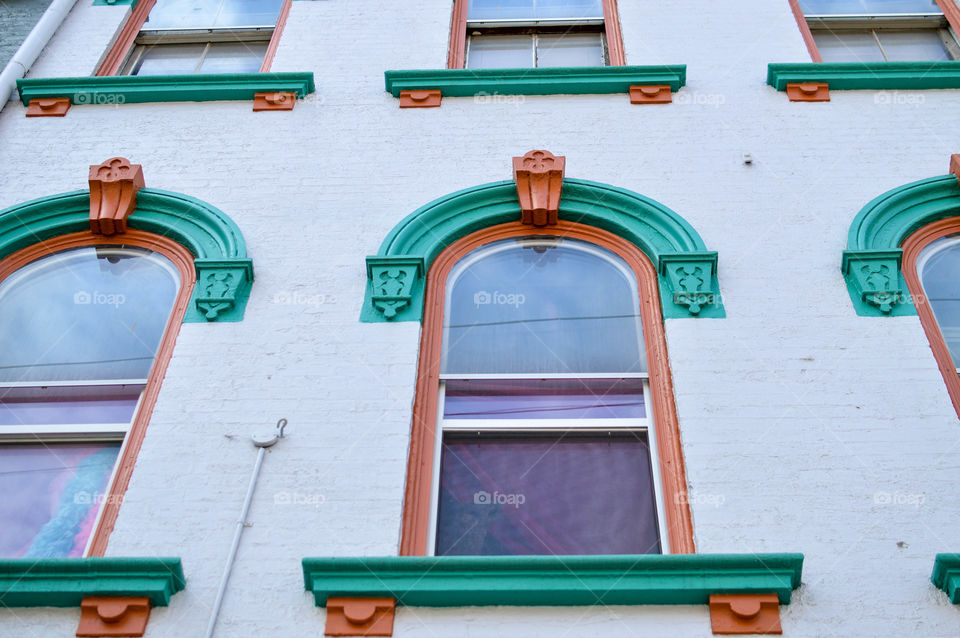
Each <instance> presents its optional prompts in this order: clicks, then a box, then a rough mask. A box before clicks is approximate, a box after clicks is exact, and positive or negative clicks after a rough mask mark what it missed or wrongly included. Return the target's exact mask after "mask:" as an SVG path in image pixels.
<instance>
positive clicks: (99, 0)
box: [93, 0, 137, 8]
mask: <svg viewBox="0 0 960 638" xmlns="http://www.w3.org/2000/svg"><path fill="white" fill-rule="evenodd" d="M93 6H95V7H102V6H109V7H114V6H124V7H130V8H133V7H136V6H137V0H93Z"/></svg>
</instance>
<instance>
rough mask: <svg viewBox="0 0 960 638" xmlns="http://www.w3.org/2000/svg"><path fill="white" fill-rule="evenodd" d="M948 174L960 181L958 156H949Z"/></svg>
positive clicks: (959, 158)
mask: <svg viewBox="0 0 960 638" xmlns="http://www.w3.org/2000/svg"><path fill="white" fill-rule="evenodd" d="M950 172H951V173H953V174H954V175H956V176H957V179H960V155H951V156H950Z"/></svg>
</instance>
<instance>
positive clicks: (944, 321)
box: [918, 237, 960, 368]
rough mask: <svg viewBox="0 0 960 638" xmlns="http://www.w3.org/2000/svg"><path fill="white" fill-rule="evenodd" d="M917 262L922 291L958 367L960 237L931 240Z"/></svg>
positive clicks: (959, 346) (959, 342)
mask: <svg viewBox="0 0 960 638" xmlns="http://www.w3.org/2000/svg"><path fill="white" fill-rule="evenodd" d="M918 263H919V265H920V268H919V272H920V281H921V282H922V284H923V292H924V294H925V295H926V297H927V301H929V302H930V307H931V308H932V309H933V314H934V316H935V317H936V319H937V325H938V326H939V327H940V334H942V335H943V340H944V341H945V342H946V344H947V348H948V349H949V350H950V355H951V356H952V357H953V364H954V366H955V367H958V368H960V240H957V239H955V238H952V237H950V238H944V239H939V240H937V241H935V242H933V243H931V244H930V245H929V246H927V247H926V248H925V249H924V251H923V253H922V254H921V255H920V259H919V262H918Z"/></svg>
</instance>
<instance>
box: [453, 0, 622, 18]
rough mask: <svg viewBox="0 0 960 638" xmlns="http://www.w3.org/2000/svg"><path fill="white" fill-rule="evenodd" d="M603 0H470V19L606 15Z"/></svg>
mask: <svg viewBox="0 0 960 638" xmlns="http://www.w3.org/2000/svg"><path fill="white" fill-rule="evenodd" d="M602 17H603V6H602V4H601V0H470V4H469V6H468V8H467V20H507V19H514V20H519V19H537V18H602Z"/></svg>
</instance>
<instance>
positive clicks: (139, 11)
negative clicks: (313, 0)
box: [94, 0, 293, 77]
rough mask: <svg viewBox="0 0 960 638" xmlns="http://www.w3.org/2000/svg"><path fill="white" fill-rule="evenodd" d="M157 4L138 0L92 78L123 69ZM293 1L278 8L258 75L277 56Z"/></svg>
mask: <svg viewBox="0 0 960 638" xmlns="http://www.w3.org/2000/svg"><path fill="white" fill-rule="evenodd" d="M156 4H157V0H140V2H138V3H137V6H136V7H134V9H133V11H132V12H131V13H130V17H129V18H127V21H126V23H125V24H124V25H123V28H122V29H121V30H120V35H118V36H117V39H116V40H115V41H114V43H113V46H111V47H110V50H109V51H107V55H106V56H105V57H104V58H103V62H101V63H100V66H99V67H97V71H96V73H94V76H98V77H103V76H107V75H117V74H118V73H120V69H121V67H123V63H124V61H126V59H127V56H129V55H130V50H131V49H132V48H133V44H134V42H135V41H136V39H137V36H138V35H139V34H140V30H141V29H143V25H144V23H145V22H146V21H147V17H148V16H149V15H150V11H152V10H153V7H154V6H155V5H156ZM292 5H293V0H284V1H283V5H282V6H281V7H280V15H279V16H277V23H276V25H275V26H274V28H273V35H272V36H271V37H270V43H269V44H267V52H266V54H265V55H264V56H263V62H262V63H261V64H260V73H266V72H267V71H269V70H270V67H271V66H272V65H273V58H274V57H276V55H277V48H278V47H279V46H280V37H281V35H282V34H283V28H284V27H285V26H286V24H287V17H288V16H289V15H290V7H291V6H292Z"/></svg>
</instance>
